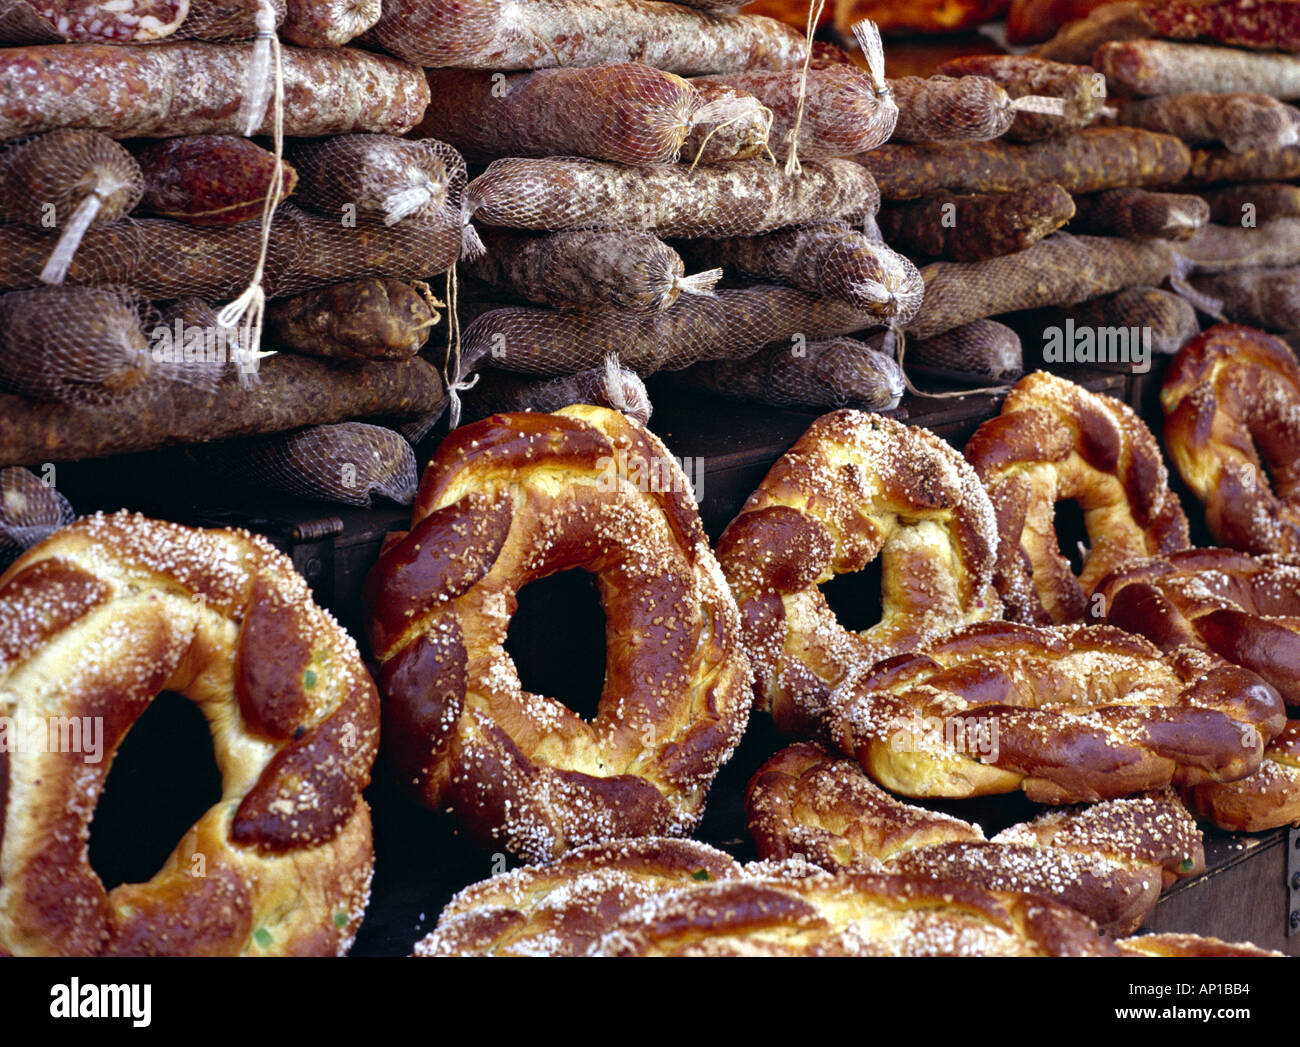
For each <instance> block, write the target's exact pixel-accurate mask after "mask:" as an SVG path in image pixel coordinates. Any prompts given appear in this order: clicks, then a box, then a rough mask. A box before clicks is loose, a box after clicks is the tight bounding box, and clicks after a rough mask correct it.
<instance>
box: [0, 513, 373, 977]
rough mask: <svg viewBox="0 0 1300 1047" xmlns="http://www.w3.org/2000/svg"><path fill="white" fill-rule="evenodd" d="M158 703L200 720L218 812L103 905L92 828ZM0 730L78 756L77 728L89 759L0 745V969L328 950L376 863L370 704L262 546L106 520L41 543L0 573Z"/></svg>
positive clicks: (332, 633)
mask: <svg viewBox="0 0 1300 1047" xmlns="http://www.w3.org/2000/svg"><path fill="white" fill-rule="evenodd" d="M164 690H167V691H174V692H176V693H178V694H180V695H182V696H184V697H186V698H188V699H189V700H191V701H193V702H195V703H196V704H197V705H198V706H199V708H200V709H201V710H202V711H203V713H204V715H205V716H206V717H207V719H208V724H209V726H210V727H211V730H212V739H213V745H214V747H215V749H216V756H217V765H218V767H219V768H220V769H221V775H222V798H221V800H220V802H218V803H217V804H216V805H215V806H214V807H212V808H211V809H210V810H208V811H207V813H205V814H204V815H203V816H202V818H200V819H199V821H198V822H197V823H196V824H195V825H194V827H193V828H192V829H190V831H189V832H187V833H186V834H185V836H184V837H183V838H182V839H181V841H180V843H178V844H177V846H176V849H175V850H174V851H173V852H172V854H171V856H170V857H169V858H168V859H167V861H166V863H165V864H164V865H163V867H162V869H161V871H160V872H159V873H158V874H157V875H156V876H154V877H153V879H151V880H150V881H148V882H147V883H139V884H130V883H128V884H122V885H121V886H119V887H116V888H114V889H113V890H112V891H105V889H104V885H103V883H102V882H101V881H100V879H99V877H98V876H97V875H96V874H95V871H94V870H93V869H92V868H91V866H90V863H89V860H88V858H87V840H88V837H89V834H90V820H91V817H92V815H93V814H94V809H95V803H96V801H97V800H98V798H99V795H100V793H101V791H102V790H103V788H104V783H105V780H106V778H107V776H108V770H109V765H110V764H111V762H112V757H113V754H114V753H115V752H116V751H117V748H118V746H119V744H120V743H121V741H122V739H123V737H124V736H125V735H126V733H127V731H128V730H129V729H130V727H131V724H132V723H133V722H134V721H135V720H136V718H137V717H139V716H140V714H141V713H143V712H144V710H145V708H146V707H148V705H149V703H150V702H152V701H153V699H154V697H155V696H156V695H157V694H158V693H159V692H161V691H164ZM0 714H3V715H4V716H5V717H8V718H10V720H12V722H13V723H14V724H15V726H16V728H17V731H18V734H19V735H20V736H21V737H23V738H30V736H31V733H32V731H33V730H35V731H36V733H37V735H38V738H39V735H40V733H41V731H43V730H44V729H45V728H46V727H47V726H49V728H50V730H51V731H52V730H53V724H54V722H55V720H58V722H61V723H63V722H72V723H78V724H81V725H83V730H82V731H81V732H78V733H76V734H73V733H71V732H69V734H68V736H67V737H68V739H69V740H72V739H80V740H81V742H82V745H83V747H84V740H85V730H89V729H91V728H90V727H88V726H84V725H86V724H87V723H88V721H96V720H97V721H98V722H99V724H100V725H101V726H102V741H103V752H102V757H103V758H102V759H98V760H96V759H94V758H92V757H93V754H92V753H90V752H89V751H86V752H76V751H71V750H72V749H75V748H76V746H75V745H73V746H71V747H68V748H65V747H64V746H63V745H62V742H63V740H64V738H63V735H62V734H61V735H60V736H59V740H60V745H59V746H54V745H50V746H48V747H47V746H44V745H39V746H30V745H29V746H19V747H18V749H17V750H16V751H12V752H11V751H9V750H10V748H11V747H10V746H9V745H6V746H5V747H3V748H0V810H3V811H4V818H3V820H0V953H5V952H9V953H14V954H20V955H26V954H44V955H64V956H91V955H209V956H211V955H239V954H243V955H330V954H342V953H345V952H347V950H348V948H349V947H350V945H351V942H352V938H353V936H354V935H355V934H356V931H357V928H358V926H359V925H360V923H361V917H362V915H363V913H364V911H365V907H366V902H367V899H368V897H369V889H370V876H371V870H372V867H373V863H374V854H373V851H372V849H371V837H370V812H369V810H368V808H367V807H366V804H365V801H364V800H362V798H361V789H362V788H364V787H365V786H366V785H367V784H368V782H369V780H370V767H371V764H372V762H373V761H374V757H375V750H376V748H377V744H378V736H379V731H378V725H379V702H378V697H377V695H376V694H375V688H374V684H373V683H372V682H371V679H370V677H369V675H368V674H367V673H366V670H365V666H364V665H363V663H362V661H361V658H360V655H359V653H358V652H357V649H356V645H355V644H354V643H353V642H352V640H351V638H350V637H349V636H348V635H347V634H346V633H345V632H344V631H343V630H342V629H341V628H339V626H338V625H337V624H336V623H335V622H334V620H333V619H332V618H330V617H329V615H327V614H326V613H325V612H324V611H321V610H320V609H319V608H318V607H316V605H315V604H314V603H313V602H312V599H311V594H310V592H309V591H308V589H307V586H306V583H305V582H304V581H303V580H302V578H301V577H300V576H299V575H298V574H297V573H296V572H295V571H294V569H293V565H292V564H291V563H290V562H289V560H288V559H287V558H286V557H285V556H283V555H282V554H280V553H278V552H276V551H275V550H274V549H273V548H271V546H270V545H269V544H268V543H267V542H266V541H264V540H263V539H260V538H254V537H252V536H250V535H248V534H247V533H245V532H242V531H196V530H193V529H191V528H187V527H180V526H178V525H175V524H168V523H160V522H157V521H154V520H147V519H145V518H144V517H140V516H129V515H127V514H125V513H119V514H117V515H115V516H102V515H101V516H94V517H89V518H87V519H83V520H81V521H79V522H78V523H75V524H73V525H72V526H70V527H68V528H65V529H64V530H62V531H60V532H58V533H57V534H55V535H54V536H53V537H51V538H49V539H47V540H46V541H44V542H42V543H41V544H40V545H39V546H37V547H36V548H34V549H32V550H31V551H29V552H28V553H27V554H25V555H24V556H23V557H21V558H20V559H19V560H18V561H17V562H16V563H15V564H14V565H13V566H12V567H11V568H10V569H9V570H8V571H7V572H6V573H5V574H4V575H3V576H0ZM59 718H64V719H59ZM42 721H46V722H42ZM47 748H48V749H49V750H56V749H57V750H58V751H47ZM196 869H202V875H196V873H195V870H196Z"/></svg>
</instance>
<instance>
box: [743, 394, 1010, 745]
mask: <svg viewBox="0 0 1300 1047" xmlns="http://www.w3.org/2000/svg"><path fill="white" fill-rule="evenodd" d="M994 541H995V531H994V521H993V513H992V510H991V508H990V506H989V502H988V498H987V497H986V495H985V494H984V491H983V488H981V487H980V484H979V481H978V480H977V479H976V477H975V474H974V473H973V471H972V470H971V469H970V468H969V466H967V464H966V463H965V461H964V460H963V459H962V457H961V455H959V454H958V453H957V452H956V451H954V450H953V449H952V448H951V447H949V446H948V445H947V444H946V443H944V442H943V441H942V440H941V439H939V437H937V436H935V435H934V434H933V433H931V432H929V431H928V430H925V429H919V428H915V427H911V426H905V425H903V424H902V423H900V422H896V421H894V420H893V419H890V418H883V417H881V416H879V415H871V414H864V413H861V412H858V411H836V412H834V413H832V414H828V415H824V416H823V417H821V418H819V419H818V420H817V421H816V422H814V423H813V424H812V426H810V427H809V429H808V431H807V432H806V433H804V435H803V436H802V437H800V438H799V440H798V442H796V443H795V445H794V446H793V447H792V448H791V449H790V450H789V451H788V452H786V454H785V455H784V457H782V458H781V459H780V460H779V461H778V462H777V463H776V464H775V465H774V466H772V468H771V470H769V472H768V474H767V476H766V477H765V478H764V479H763V482H762V484H760V485H759V488H758V490H757V491H755V492H754V493H753V494H752V495H750V497H749V499H748V501H746V502H745V505H744V508H742V509H741V511H740V514H739V515H738V516H737V517H736V518H735V519H734V520H733V521H732V522H731V523H730V524H729V525H728V527H727V529H726V530H725V531H724V532H723V534H722V537H721V538H720V539H719V540H718V560H719V562H720V563H721V564H722V570H723V572H724V573H725V574H726V576H727V580H728V581H729V582H730V583H731V589H732V592H733V593H734V594H735V597H736V602H737V603H738V604H739V606H740V609H741V614H742V618H743V622H744V637H745V644H746V647H747V648H748V650H749V652H750V657H751V658H752V660H753V663H754V669H755V673H756V677H757V688H758V694H759V704H760V706H761V707H763V708H766V709H768V710H769V711H770V712H771V713H772V715H773V717H774V718H775V720H776V723H777V726H778V727H780V728H781V729H782V730H785V731H788V732H792V733H806V732H809V731H815V730H818V729H819V724H820V722H821V719H822V713H821V711H820V710H821V708H822V706H823V705H824V703H825V700H826V697H827V696H828V695H829V694H830V691H831V689H832V688H833V687H834V686H835V685H836V684H837V683H839V681H840V680H841V679H842V678H843V677H844V675H845V674H846V673H847V672H848V671H849V669H850V668H852V667H853V666H855V665H858V664H860V663H866V664H870V663H871V662H874V661H876V660H878V659H881V658H885V657H888V656H889V655H892V654H896V653H898V652H899V651H905V650H910V649H912V648H913V647H915V646H916V645H917V644H918V643H920V642H922V641H923V640H925V639H928V638H930V637H934V636H937V635H939V634H940V633H942V632H944V631H945V630H947V629H951V628H953V627H955V626H958V625H964V624H966V623H967V622H975V621H982V620H985V619H988V618H993V617H996V616H997V615H998V614H999V613H1000V612H1001V607H1000V605H999V602H998V599H997V596H996V594H995V593H994V590H993V585H992V574H993V572H992V569H993V548H994ZM877 556H879V557H880V560H881V571H882V583H881V590H882V603H883V608H882V612H883V613H882V618H881V620H880V623H879V624H877V625H875V626H873V627H872V628H870V629H867V630H865V631H864V632H861V633H856V634H855V633H851V632H848V631H847V630H846V629H844V628H843V627H842V626H841V625H840V624H839V623H838V622H837V621H836V619H835V615H834V613H833V612H832V611H831V609H830V607H829V606H828V604H827V603H826V598H825V597H824V596H823V594H822V593H821V591H820V590H819V589H818V586H819V585H821V584H822V583H824V582H826V581H828V580H829V579H830V578H832V577H833V576H835V575H838V574H847V573H850V572H854V571H860V570H862V569H863V568H864V567H866V566H867V565H868V564H869V563H870V562H871V561H872V560H874V559H875V558H876V557H877Z"/></svg>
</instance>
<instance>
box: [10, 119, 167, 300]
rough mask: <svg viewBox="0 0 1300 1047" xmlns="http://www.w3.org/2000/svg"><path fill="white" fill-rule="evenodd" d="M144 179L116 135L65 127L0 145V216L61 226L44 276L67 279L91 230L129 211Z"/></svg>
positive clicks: (52, 279) (36, 224) (47, 226)
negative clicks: (110, 135)
mask: <svg viewBox="0 0 1300 1047" xmlns="http://www.w3.org/2000/svg"><path fill="white" fill-rule="evenodd" d="M143 182H144V179H143V175H142V174H141V171H140V166H139V164H137V163H136V161H135V160H134V159H133V158H132V156H131V154H130V153H128V152H127V151H126V149H125V148H123V147H122V146H121V145H119V144H118V143H117V142H115V141H113V140H112V139H111V138H107V137H105V136H104V135H101V134H99V133H98V132H96V131H78V130H73V129H69V128H59V129H57V130H54V131H49V132H47V133H45V134H43V135H38V136H36V137H35V138H29V139H26V140H23V141H18V142H12V143H10V144H9V145H8V146H4V147H0V218H3V219H4V220H5V221H7V222H19V223H21V224H23V225H26V226H29V227H31V228H34V229H48V230H56V231H58V234H59V235H58V237H57V238H51V239H50V240H49V242H48V249H47V251H48V257H47V259H46V262H45V265H44V268H43V269H42V271H41V274H40V278H41V280H43V281H44V282H46V283H51V284H57V283H62V281H63V279H64V276H65V275H66V273H67V270H68V266H69V265H70V264H71V263H72V258H73V256H74V255H75V254H76V251H77V248H78V247H79V245H80V243H81V240H82V237H84V236H85V233H86V230H88V229H90V228H92V227H95V226H104V225H108V224H109V223H111V222H115V221H117V220H118V219H119V218H121V217H123V216H124V215H126V214H127V213H129V212H130V211H131V210H132V208H134V207H135V206H136V204H137V203H138V202H139V200H140V195H141V192H142V190H143Z"/></svg>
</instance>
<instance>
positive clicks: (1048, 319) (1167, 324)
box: [1005, 287, 1201, 366]
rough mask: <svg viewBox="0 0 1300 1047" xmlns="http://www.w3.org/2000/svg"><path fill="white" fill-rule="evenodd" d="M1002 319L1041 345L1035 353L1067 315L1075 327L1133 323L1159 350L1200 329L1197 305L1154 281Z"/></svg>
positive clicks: (1174, 348) (1170, 350)
mask: <svg viewBox="0 0 1300 1047" xmlns="http://www.w3.org/2000/svg"><path fill="white" fill-rule="evenodd" d="M1005 319H1006V320H1007V322H1008V323H1013V324H1014V325H1015V326H1016V328H1017V329H1018V330H1019V331H1020V333H1021V336H1022V337H1023V338H1024V340H1025V344H1026V345H1033V346H1036V347H1040V348H1039V352H1040V354H1041V347H1043V346H1045V345H1047V344H1048V339H1049V338H1052V337H1059V332H1060V331H1061V330H1062V329H1063V328H1064V326H1065V324H1066V323H1067V322H1070V321H1072V322H1073V325H1074V329H1075V330H1076V331H1077V330H1080V329H1083V328H1092V329H1093V330H1099V329H1104V328H1128V329H1130V330H1132V329H1136V330H1137V331H1139V332H1140V334H1139V336H1138V337H1139V339H1148V338H1149V340H1150V341H1149V344H1150V349H1151V352H1152V353H1153V354H1158V355H1162V356H1171V355H1173V354H1174V353H1176V352H1178V350H1179V349H1181V348H1182V347H1183V346H1184V345H1185V344H1186V343H1187V342H1188V340H1189V339H1191V338H1192V337H1194V336H1195V335H1196V334H1197V333H1198V332H1199V331H1200V329H1201V326H1200V321H1199V320H1198V319H1197V316H1196V309H1195V308H1194V307H1193V306H1192V304H1191V303H1190V302H1188V301H1187V299H1185V298H1183V297H1182V296H1181V295H1178V294H1174V293H1172V292H1170V291H1162V290H1160V289H1159V288H1157V287H1127V288H1125V289H1124V290H1122V291H1117V292H1115V293H1114V294H1107V295H1100V296H1098V297H1097V298H1091V299H1089V300H1087V301H1085V302H1078V303H1076V304H1074V305H1069V306H1065V307H1055V308H1049V309H1035V310H1030V311H1028V312H1024V313H1018V314H1016V315H1015V316H1013V317H1007V318H1005ZM1054 332H1055V334H1054ZM1133 344H1135V345H1138V344H1141V343H1140V342H1135V343H1133ZM1046 362H1049V363H1050V362H1051V361H1046ZM1057 362H1059V361H1057ZM1135 362H1136V361H1135ZM1031 366H1032V365H1031Z"/></svg>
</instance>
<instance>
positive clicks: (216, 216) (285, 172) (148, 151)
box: [135, 135, 298, 225]
mask: <svg viewBox="0 0 1300 1047" xmlns="http://www.w3.org/2000/svg"><path fill="white" fill-rule="evenodd" d="M135 155H136V159H137V161H138V162H139V164H140V169H141V171H142V172H143V174H144V196H143V198H142V200H141V202H140V204H141V211H142V212H144V213H148V214H155V215H158V216H159V217H161V218H173V219H175V220H177V221H180V222H188V223H190V224H191V225H237V224H238V223H240V222H248V221H251V220H253V219H257V218H260V217H261V216H262V210H263V208H264V206H265V203H266V197H267V194H268V191H269V190H270V187H271V182H272V175H273V173H274V172H275V171H276V169H277V161H276V159H275V154H274V153H270V152H268V151H267V150H265V149H263V148H262V147H261V146H259V145H256V144H255V143H253V142H251V141H249V140H248V139H247V138H238V137H236V136H235V135H188V136H184V137H181V138H166V139H163V140H162V141H159V142H149V143H146V144H144V145H142V146H140V147H139V148H138V149H137V150H136V154H135ZM278 166H279V171H280V193H279V197H278V199H279V200H283V199H284V198H285V197H286V196H288V195H289V194H290V193H292V192H293V191H294V188H295V187H296V186H297V184H298V172H297V171H295V170H294V169H293V168H292V167H291V166H289V164H287V163H285V162H283V161H279V162H278Z"/></svg>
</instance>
